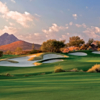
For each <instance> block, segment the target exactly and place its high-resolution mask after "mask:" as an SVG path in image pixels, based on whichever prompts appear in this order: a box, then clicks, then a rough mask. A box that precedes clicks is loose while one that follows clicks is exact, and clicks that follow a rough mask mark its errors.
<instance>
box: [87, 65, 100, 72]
mask: <svg viewBox="0 0 100 100" xmlns="http://www.w3.org/2000/svg"><path fill="white" fill-rule="evenodd" d="M87 72H100V64H96V65H94V66H93V67H92V68H90V69H89V70H88V71H87Z"/></svg>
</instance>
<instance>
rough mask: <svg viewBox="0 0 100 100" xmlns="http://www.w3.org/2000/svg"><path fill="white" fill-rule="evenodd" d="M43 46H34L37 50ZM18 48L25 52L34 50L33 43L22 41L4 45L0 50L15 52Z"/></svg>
mask: <svg viewBox="0 0 100 100" xmlns="http://www.w3.org/2000/svg"><path fill="white" fill-rule="evenodd" d="M40 46H41V45H39V44H34V48H35V49H39V48H40ZM17 47H20V48H22V49H23V50H32V43H28V42H25V41H22V40H19V41H16V42H13V43H10V44H7V45H2V46H0V50H2V51H7V50H10V51H15V50H16V48H17Z"/></svg>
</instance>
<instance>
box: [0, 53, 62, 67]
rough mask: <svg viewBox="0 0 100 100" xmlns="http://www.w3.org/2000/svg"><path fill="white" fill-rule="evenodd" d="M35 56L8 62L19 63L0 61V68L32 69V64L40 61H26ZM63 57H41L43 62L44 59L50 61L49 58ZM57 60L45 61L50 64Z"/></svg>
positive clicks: (46, 55) (59, 56) (54, 55)
mask: <svg viewBox="0 0 100 100" xmlns="http://www.w3.org/2000/svg"><path fill="white" fill-rule="evenodd" d="M35 56H36V55H30V56H26V57H18V58H12V59H10V60H13V61H18V62H19V63H11V62H8V61H0V66H11V67H32V66H35V65H33V63H35V62H37V61H40V60H35V61H28V59H29V58H31V57H35ZM61 57H63V56H62V55H57V54H45V55H44V56H43V60H46V59H51V58H61ZM56 61H58V60H52V61H47V62H46V63H52V62H56Z"/></svg>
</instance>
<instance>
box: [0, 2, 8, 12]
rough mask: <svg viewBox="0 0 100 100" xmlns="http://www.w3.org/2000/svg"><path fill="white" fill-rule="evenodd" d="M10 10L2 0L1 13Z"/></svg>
mask: <svg viewBox="0 0 100 100" xmlns="http://www.w3.org/2000/svg"><path fill="white" fill-rule="evenodd" d="M8 11H9V9H8V8H7V6H6V4H3V3H2V2H1V1H0V13H2V14H5V13H7V12H8Z"/></svg>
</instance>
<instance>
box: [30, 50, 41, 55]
mask: <svg viewBox="0 0 100 100" xmlns="http://www.w3.org/2000/svg"><path fill="white" fill-rule="evenodd" d="M41 52H42V51H41V50H32V51H30V52H29V53H30V54H34V53H41Z"/></svg>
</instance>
